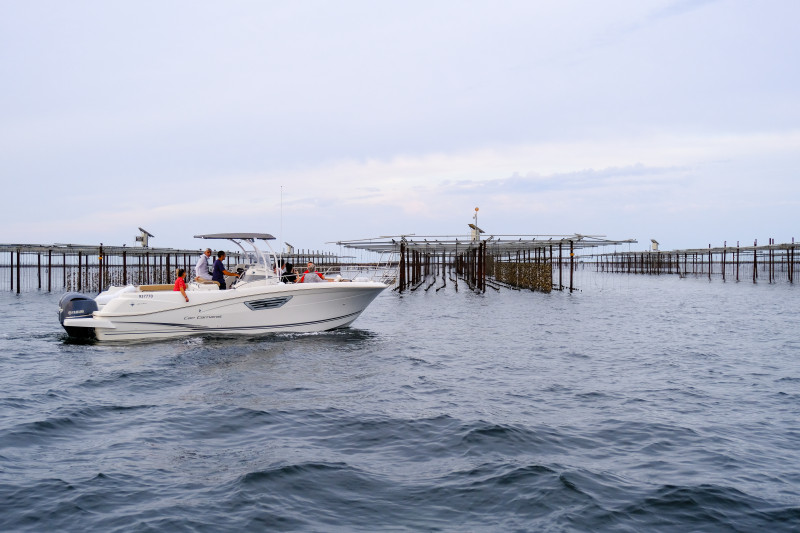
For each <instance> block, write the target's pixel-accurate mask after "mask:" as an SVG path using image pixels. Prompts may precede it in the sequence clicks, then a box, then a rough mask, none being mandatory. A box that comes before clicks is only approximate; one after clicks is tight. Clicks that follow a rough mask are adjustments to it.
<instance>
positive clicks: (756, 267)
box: [753, 239, 758, 283]
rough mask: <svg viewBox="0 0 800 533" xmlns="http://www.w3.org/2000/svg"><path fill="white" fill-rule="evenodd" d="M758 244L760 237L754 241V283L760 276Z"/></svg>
mask: <svg viewBox="0 0 800 533" xmlns="http://www.w3.org/2000/svg"><path fill="white" fill-rule="evenodd" d="M756 246H758V239H756V240H754V241H753V283H755V282H756V278H758V252H757V251H756Z"/></svg>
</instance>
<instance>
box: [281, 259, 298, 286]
mask: <svg viewBox="0 0 800 533" xmlns="http://www.w3.org/2000/svg"><path fill="white" fill-rule="evenodd" d="M281 281H282V282H284V283H295V282H297V272H295V271H294V265H292V264H291V263H286V264H285V265H284V270H283V274H281Z"/></svg>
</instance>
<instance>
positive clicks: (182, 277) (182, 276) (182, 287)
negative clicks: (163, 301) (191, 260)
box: [172, 268, 189, 302]
mask: <svg viewBox="0 0 800 533" xmlns="http://www.w3.org/2000/svg"><path fill="white" fill-rule="evenodd" d="M172 290H173V291H180V293H181V294H182V295H183V297H184V298H185V299H186V301H187V302H188V301H189V297H188V296H186V270H185V269H183V268H179V269H178V279H176V280H175V288H174V289H172Z"/></svg>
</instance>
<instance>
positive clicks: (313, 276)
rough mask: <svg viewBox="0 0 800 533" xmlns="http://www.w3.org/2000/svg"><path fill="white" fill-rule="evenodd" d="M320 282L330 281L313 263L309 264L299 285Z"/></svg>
mask: <svg viewBox="0 0 800 533" xmlns="http://www.w3.org/2000/svg"><path fill="white" fill-rule="evenodd" d="M318 281H328V280H326V279H325V276H323V275H322V272H317V267H316V266H315V265H314V263H312V262H311V261H309V262H308V268H307V269H306V271H305V272H303V276H302V277H301V278H300V281H298V282H297V283H316V282H318Z"/></svg>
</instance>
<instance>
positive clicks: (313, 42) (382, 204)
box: [0, 0, 800, 251]
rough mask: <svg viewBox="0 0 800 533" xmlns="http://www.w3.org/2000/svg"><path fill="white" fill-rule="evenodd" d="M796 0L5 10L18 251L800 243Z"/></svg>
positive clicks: (10, 235) (6, 219) (0, 119)
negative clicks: (548, 238)
mask: <svg viewBox="0 0 800 533" xmlns="http://www.w3.org/2000/svg"><path fill="white" fill-rule="evenodd" d="M798 21H800V2H798V1H795V0H759V1H758V2H754V1H752V0H741V1H740V0H717V1H713V0H710V1H709V0H705V1H703V0H697V1H692V0H651V1H649V0H605V1H603V2H595V1H590V0H586V1H572V0H567V1H564V0H561V1H558V2H554V1H549V0H548V1H544V0H521V1H500V2H498V1H492V2H489V1H485V2H473V1H464V0H459V1H437V0H425V1H402V2H375V1H346V0H339V1H331V2H322V1H301V2H289V1H286V2H271V1H266V0H257V1H256V0H254V1H235V0H233V1H225V2H218V1H213V2H212V1H202V0H192V1H164V0H159V1H143V0H137V1H136V2H133V1H130V2H122V1H120V2H106V1H101V0H96V1H75V0H73V1H69V2H64V1H61V0H57V1H44V0H37V1H11V0H0V81H1V83H0V175H2V183H3V189H4V193H5V194H4V199H5V201H4V202H3V209H2V215H0V242H3V243H20V242H21V243H53V242H60V243H81V244H98V243H100V242H103V243H105V244H109V245H121V244H127V245H128V246H131V245H133V244H134V236H135V235H136V234H137V227H138V226H142V227H144V228H145V229H147V230H149V231H150V232H151V233H153V234H154V235H155V236H156V238H155V239H153V240H152V241H151V245H152V246H163V247H176V248H177V247H188V248H199V247H201V246H204V245H205V244H206V243H204V242H201V241H199V240H196V239H192V236H193V235H195V234H198V233H215V232H229V231H257V232H269V233H272V234H274V235H275V236H276V237H279V238H281V241H288V242H290V243H292V244H293V245H294V246H295V247H297V248H306V249H328V250H331V251H336V250H337V248H336V247H333V246H328V245H326V244H325V243H326V242H328V241H337V240H342V239H355V238H366V237H377V236H382V235H397V234H410V233H416V234H417V235H453V234H462V233H464V234H466V233H467V232H468V228H467V224H468V223H469V222H471V221H472V215H473V213H474V209H475V207H480V211H479V219H478V222H479V225H480V226H481V227H482V228H483V229H484V230H486V231H487V233H488V234H568V233H583V234H597V235H607V236H608V237H609V238H613V239H628V238H634V239H638V240H639V241H640V243H639V244H638V245H635V246H634V247H633V248H632V249H644V248H646V247H647V245H649V240H650V238H656V239H658V240H659V241H660V242H661V248H662V249H679V248H690V247H703V246H707V245H708V244H713V245H714V246H717V245H722V243H723V241H724V240H727V241H728V244H731V243H735V242H736V241H737V240H741V241H742V244H743V245H744V244H752V241H753V239H755V238H758V239H759V243H766V242H767V239H768V238H769V237H774V238H776V239H777V241H778V242H787V241H789V240H791V238H792V237H797V238H800V223H798V222H799V221H800V174H799V173H798V171H800V72H799V71H800V31H798V30H797V28H798Z"/></svg>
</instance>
